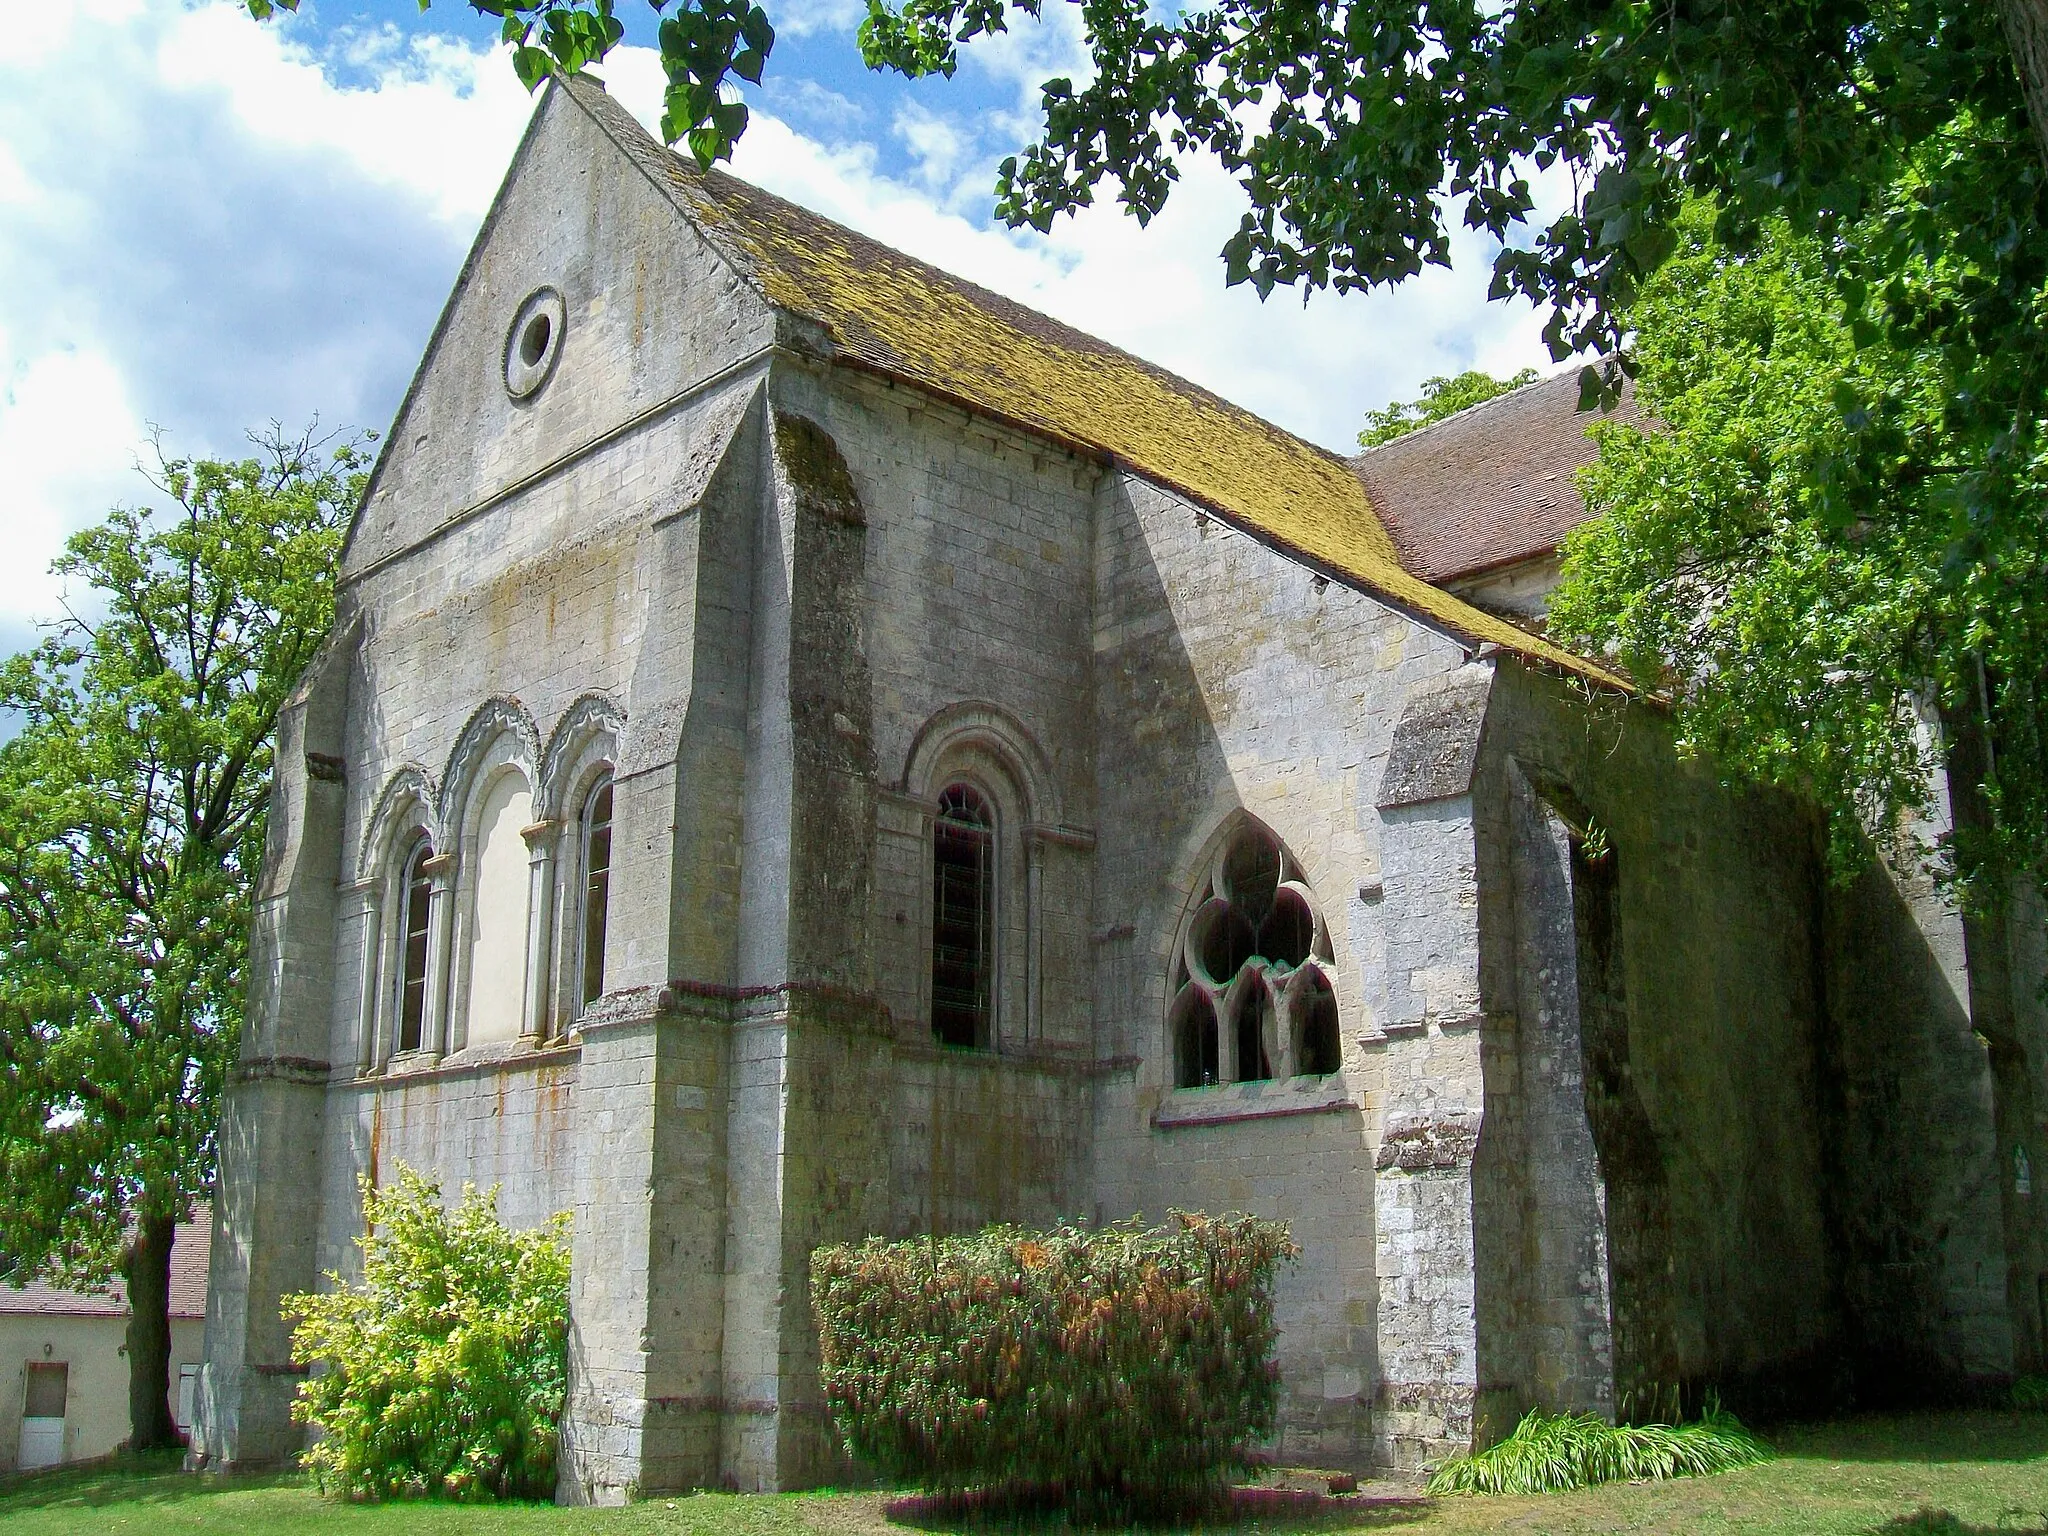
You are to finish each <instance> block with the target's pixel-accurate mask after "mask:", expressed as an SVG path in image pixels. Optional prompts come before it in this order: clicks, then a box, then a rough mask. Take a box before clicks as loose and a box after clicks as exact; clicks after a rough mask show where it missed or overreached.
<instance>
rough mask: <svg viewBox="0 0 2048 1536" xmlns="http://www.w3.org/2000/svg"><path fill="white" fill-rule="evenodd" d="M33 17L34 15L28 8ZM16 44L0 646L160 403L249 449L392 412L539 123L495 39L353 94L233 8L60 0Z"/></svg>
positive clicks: (5, 223)
mask: <svg viewBox="0 0 2048 1536" xmlns="http://www.w3.org/2000/svg"><path fill="white" fill-rule="evenodd" d="M16 21H20V22H22V23H25V24H26V30H25V31H23V30H19V29H16V28H15V27H14V26H13V25H12V23H14V22H16ZM10 24H11V25H10V38H9V47H8V48H7V50H5V51H4V52H0V208H4V210H5V213H4V216H0V271H4V272H5V273H6V274H7V277H8V281H7V283H6V284H5V286H4V287H0V534H4V544H5V548H6V551H7V555H8V559H7V562H6V566H5V569H4V571H0V648H4V649H13V648H14V647H15V646H16V645H18V644H20V643H21V642H22V641H23V639H25V638H26V636H27V629H26V623H27V621H29V620H31V619H47V618H50V617H52V616H54V614H55V611H56V608H57V601H58V588H57V584H56V582H55V581H54V579H53V578H50V577H49V576H48V575H47V574H45V572H46V568H47V566H48V563H49V561H50V560H51V559H52V558H54V556H55V555H56V554H57V553H58V552H59V549H60V548H61V545H62V540H63V537H64V535H65V534H66V533H68V532H69V531H71V530H73V529H75V528H78V527H81V526H83V525H85V524H87V523H90V522H94V521H96V520H98V518H99V517H101V516H102V515H103V514H104V513H105V511H106V509H107V507H108V506H110V505H111V504H113V503H115V502H117V501H138V500H142V499H145V498H146V497H147V496H148V495H149V487H148V486H147V485H146V484H145V483H144V482H143V481H141V480H140V479H139V478H138V477H136V475H135V474H134V472H133V465H134V462H135V460H136V458H137V456H138V452H139V450H140V449H141V448H142V446H143V439H144V437H145V433H146V423H148V422H158V423H161V424H162V425H163V426H164V427H165V429H166V430H167V431H168V432H169V433H170V446H171V447H172V449H173V451H177V452H186V453H199V452H211V453H224V454H233V453H235V452H237V451H239V450H241V449H243V448H244V447H245V446H246V445H245V443H244V441H243V437H242V434H243V432H244V430H245V429H247V428H249V427H251V426H260V425H261V424H262V423H264V422H265V421H267V420H269V419H270V418H272V417H276V418H279V419H281V420H283V421H284V422H286V423H288V424H294V425H296V424H300V423H303V422H305V421H306V420H308V419H309V418H311V417H312V416H313V415H314V414H315V413H319V414H320V415H321V416H322V418H323V419H324V420H325V421H326V422H327V423H329V424H332V425H340V424H354V425H361V426H366V427H381V426H382V425H383V424H384V421H385V419H386V418H388V416H389V415H390V413H391V411H392V409H393V407H394V406H395V405H396V403H397V398H398V394H399V392H400V390H402V388H403V387H404V382H405V379H406V378H407V376H408V375H409V374H410V372H411V370H412V366H413V362H414V360H415V359H416V357H417V355H418V352H419V349H420V347H421V345H422V344H423V342H424V340H425V338H426V335H427V332H428V329H429V328H430V327H431V325H432V323H433V317H434V315H435V313H436V312H437V311H438V309H439V307H440V304H441V300H442V298H443V297H444V296H445V293H446V290H447V286H448V284H449V283H450V282H451V281H452V279H453V277H454V274H455V270H456V267H457V266H458V265H459V263H460V261H461V257H462V252H463V250H464V248H465V247H466V245H467V244H468V241H469V239H470V237H471V235H472V234H473V232H474V230H475V226H476V223H477V221H478V219H479V218H480V217H481V215H482V212H483V210H484V208H485V207H486V206H487V205H488V203H489V200H490V197H491V194H492V192H493V190H494V189H495V187H496V185H497V183H498V180H499V178H500V177H501V176H502V175H503V172H504V167H505V164H506V162H507V161H508V160H509V158H510V155H511V150H512V146H513V144H514V143H515V142H516V140H517V135H518V132H519V130H520V127H521V126H522V124H523V123H524V121H525V116H526V112H527V101H526V97H525V93H524V91H523V90H521V89H520V87H519V84H518V82H517V81H516V80H515V79H514V78H513V77H512V74H511V72H510V70H509V69H508V68H506V67H505V65H504V63H503V61H502V59H500V58H498V57H495V56H493V55H491V54H490V53H488V52H487V51H483V50H477V49H471V48H467V47H465V46H463V45H461V44H459V43H451V42H448V41H446V40H444V39H439V38H434V37H422V38H418V39H415V40H413V41H411V42H409V43H406V44H404V45H402V46H401V45H399V44H397V43H396V42H395V41H391V42H387V43H386V44H385V45H384V51H383V53H382V54H381V55H374V54H373V55H371V56H367V57H362V56H361V50H358V53H359V61H358V73H359V74H360V75H361V76H362V77H363V78H364V79H365V80H366V82H367V83H365V84H362V85H360V86H357V87H354V88H343V87H341V86H338V85H337V84H335V82H334V80H333V79H332V78H330V76H329V75H328V74H327V73H325V72H324V71H323V69H322V68H321V66H320V64H319V63H318V62H317V61H316V60H315V59H313V58H312V57H311V56H310V55H309V54H308V53H307V52H306V51H305V50H304V49H303V48H301V47H300V46H299V45H298V44H297V43H296V42H295V41H294V36H295V34H294V32H293V30H292V29H291V28H290V27H280V26H275V25H273V26H257V25H256V24H255V23H253V22H251V21H250V20H249V19H248V17H247V14H246V12H244V11H242V9H241V7H240V6H239V5H236V4H233V3H231V0H216V3H209V4H199V5H191V4H186V3H181V0H71V3H66V0H45V3H39V4H37V5H35V6H33V7H29V8H27V9H26V10H25V12H24V14H23V16H22V17H20V18H15V17H12V16H10Z"/></svg>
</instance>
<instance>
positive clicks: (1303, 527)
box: [568, 80, 1625, 686]
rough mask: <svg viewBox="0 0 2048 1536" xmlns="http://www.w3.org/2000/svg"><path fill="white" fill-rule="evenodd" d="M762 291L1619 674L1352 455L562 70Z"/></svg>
mask: <svg viewBox="0 0 2048 1536" xmlns="http://www.w3.org/2000/svg"><path fill="white" fill-rule="evenodd" d="M568 89H569V91H570V93H571V94H572V95H573V97H574V98H575V100H576V101H578V102H579V103H580V104H582V106H583V107H584V108H585V110H587V111H588V112H589V113H590V114H591V116H592V117H593V119H595V120H596V122H597V123H598V124H599V125H600V127H601V128H602V129H603V130H604V131H605V133H606V134H607V136H608V137H610V138H611V140H612V141H613V142H614V143H615V144H617V145H618V147H619V148H620V149H621V151H623V152H624V153H625V154H627V155H628V156H629V157H631V158H632V159H633V160H634V161H635V162H636V163H637V164H638V165H639V166H640V167H641V169H642V170H643V171H644V172H645V173H646V174H647V176H648V178H649V179H650V180H651V181H652V182H653V183H654V184H655V185H656V186H657V187H659V188H661V189H663V190H664V191H665V192H666V193H667V194H668V195H669V197H670V198H671V199H672V200H673V201H674V202H675V204H676V205H677V207H678V208H679V209H681V210H682V211H683V212H684V214H685V215H686V216H687V217H688V218H689V219H690V221H691V222H692V223H693V224H695V225H696V226H697V227H698V228H699V229H700V230H702V231H703V232H704V234H705V236H706V238H707V239H709V240H711V241H712V243H713V244H714V245H716V246H717V247H718V248H719V249H720V250H721V251H723V252H724V253H725V254H726V255H727V257H728V258H729V259H730V260H732V262H733V263H734V265H735V266H736V267H737V268H738V269H739V270H740V271H741V272H742V273H743V274H744V275H745V276H746V277H748V278H749V279H750V280H751V281H752V282H753V283H754V285H755V286H756V287H757V288H758V289H759V290H760V291H761V293H762V295H763V296H764V297H765V298H767V299H768V301H769V302H770V303H772V304H774V305H776V306H777V307H778V308H780V309H783V310H785V311H787V312H789V313H791V314H794V315H799V316H802V317H804V318H806V319H809V320H811V321H814V322H816V323H817V324H819V325H821V326H823V327H824V328H825V329H826V330H827V331H828V332H829V334H830V336H831V338H832V341H833V343H834V345H835V347H836V350H837V356H838V358H839V359H840V360H841V361H843V362H846V363H850V364H852V365H854V366H857V367H865V368H869V369H872V370H873V371H875V372H877V373H880V374H884V375H887V376H889V377H892V378H897V379H901V380H904V381H905V382H908V383H911V384H915V385H917V386H919V387H920V388H923V389H925V390H928V391H930V392H931V393H933V394H935V395H938V396H941V397H943V398H947V399H951V400H953V401H956V402H958V403H960V404H962V405H964V406H966V407H968V408H969V409H971V410H974V411H977V412H980V413H981V414H983V415H986V416H990V417H992V418H994V419H997V420H1001V421H1006V422H1009V423H1011V424H1013V425H1016V426H1018V427H1021V428H1023V429H1025V430H1027V431H1030V432H1032V433H1035V434H1037V435H1039V436H1042V437H1045V438H1049V439H1051V440H1052V441H1054V442H1058V443H1063V444H1066V445H1068V446H1070V447H1073V448H1076V449H1079V450H1081V451H1084V452H1086V453H1089V454H1092V455H1095V456H1099V457H1101V458H1103V459H1107V460H1109V461H1111V462H1115V463H1120V464H1123V465H1125V466H1128V467H1129V468H1130V469H1132V470H1134V471H1136V472H1137V473H1139V474H1141V475H1143V476H1144V477H1146V478H1147V479H1150V480H1153V481H1155V482H1157V483H1159V484H1162V485H1165V486H1168V487H1170V488H1171V489H1173V490H1175V491H1177V492H1179V493H1181V494H1182V495H1185V496H1187V497H1188V498H1189V499H1190V500H1192V501H1194V502H1196V503H1197V504H1199V505H1201V506H1203V507H1205V508H1207V509H1209V510H1210V511H1213V512H1214V513H1216V514H1217V515H1218V516H1219V517H1220V518H1221V519H1223V520H1224V521H1226V522H1228V523H1231V524H1234V525H1235V526H1238V527H1240V528H1243V529H1244V530H1246V531H1247V532H1250V533H1252V534H1253V535H1255V536H1257V537H1260V538H1262V539H1264V540H1266V541H1267V542H1269V543H1271V544H1274V545H1276V546H1278V547H1280V548H1283V549H1285V550H1287V551H1288V552H1290V553H1291V554H1294V555H1296V556H1298V557H1301V558H1303V559H1305V560H1306V561H1307V562H1308V563H1310V564H1312V565H1314V566H1317V567H1320V568H1321V569H1323V570H1324V571H1326V572H1327V573H1329V574H1330V575H1332V576H1334V577H1336V578H1338V579H1340V580H1344V581H1347V582H1348V583H1350V584H1352V585H1355V586H1357V587H1359V588H1360V589H1362V590H1365V591H1368V592H1371V593H1373V594H1375V595H1377V596H1379V597H1381V598H1384V599H1386V600H1387V601H1389V602H1391V603H1392V604H1393V605H1394V606H1396V607H1398V608H1402V609H1405V610H1407V611H1408V612H1411V613H1413V614H1415V615H1416V616H1418V617H1421V618H1424V619H1427V620H1430V621H1433V622H1434V623H1436V624H1437V625H1439V626H1440V627H1442V628H1444V629H1447V630H1449V631H1451V632H1452V633H1453V634H1456V635H1459V636H1461V637H1462V638H1465V639H1467V640H1472V641H1491V642H1493V643H1495V644H1498V645H1500V646H1502V647H1503V648H1505V649H1507V650H1511V651H1516V652H1519V653H1521V654H1523V655H1525V656H1528V657H1530V658H1531V659H1534V660H1538V661H1541V662H1544V663H1547V664H1549V665H1551V666H1554V667H1559V668H1563V669H1567V670H1570V671H1574V672H1578V673H1581V674H1584V675H1586V676H1588V677H1591V678H1594V679H1596V680H1598V681H1601V682H1604V683H1610V684H1615V685H1617V686H1625V685H1624V684H1622V683H1621V680H1620V679H1619V678H1617V677H1616V676H1615V675H1614V674H1612V673H1610V672H1608V671H1606V670H1605V669H1604V668H1601V667H1599V666H1597V665H1595V664H1593V663H1591V662H1589V661H1587V660H1585V659H1584V658H1582V657H1579V656H1575V655H1573V654H1572V653H1571V652H1569V651H1566V650H1564V649H1562V648H1561V647H1559V646H1556V645H1553V644H1551V643H1549V642H1548V641H1545V640H1543V639H1540V638H1539V637H1536V636H1533V635H1531V634H1529V633H1527V632H1526V631H1524V630H1521V629H1517V628H1516V627H1515V626H1514V625H1512V624H1509V623H1506V622H1505V621H1503V620H1501V619H1499V618H1496V617H1495V616H1493V615H1492V614H1488V613H1484V612H1482V611H1480V610H1479V609H1477V608H1474V607H1472V606H1471V605H1470V604H1468V603H1465V602H1463V601H1462V600H1460V599H1458V598H1455V597H1452V596H1451V595H1450V594H1448V593H1446V592H1443V591H1441V590H1440V589H1438V588H1437V587H1434V586H1432V585H1431V584H1430V583H1429V582H1428V581H1427V580H1425V579H1423V578H1422V576H1421V575H1419V574H1418V573H1416V572H1414V571H1411V570H1408V569H1406V568H1404V567H1403V565H1402V563H1401V560H1400V557H1399V554H1398V552H1397V549H1396V546H1395V542H1394V540H1393V539H1392V538H1391V537H1390V536H1389V534H1388V532H1387V529H1386V528H1385V526H1383V525H1382V523H1381V520H1380V519H1379V517H1377V516H1376V515H1375V514H1374V511H1373V507H1372V504H1371V503H1370V502H1369V501H1368V499H1367V496H1366V491H1365V487H1364V485H1363V483H1362V482H1361V481H1360V479H1359V477H1358V476H1357V474H1355V473H1354V472H1353V470H1352V468H1351V466H1350V465H1349V463H1348V462H1347V461H1346V460H1344V459H1343V458H1341V457H1339V456H1338V455H1337V454H1334V453H1331V452H1329V451H1328V450H1326V449H1323V448H1319V447H1317V446H1315V445H1314V444H1312V443H1309V442H1306V441H1304V440H1303V439H1301V438H1298V437H1296V436H1294V435H1293V434H1292V433H1290V432H1286V431H1283V430H1282V429H1281V428H1279V427H1277V426H1274V425H1273V424H1272V423H1271V422H1268V421H1263V420H1261V419H1260V418H1259V417H1257V416H1254V415H1253V414H1252V413H1251V412H1249V411H1246V410H1243V409H1241V408H1240V407H1238V406H1235V405H1232V404H1231V403H1230V402H1228V401H1227V400H1223V399H1221V398H1219V397H1218V396H1216V395H1213V394H1210V393H1209V392H1208V391H1207V390H1204V389H1201V388H1199V387H1198V386H1196V385H1194V384H1191V383H1189V382H1188V381H1187V380H1185V379H1181V378H1177V377H1175V376H1174V375H1173V374H1171V373H1168V372H1167V371H1166V370H1164V369H1163V368H1157V367H1154V366H1153V365H1152V364H1150V363H1147V362H1145V361H1143V360H1142V359H1139V358H1136V357H1133V356H1131V355H1130V354H1129V353H1128V352H1124V351H1120V350H1119V349H1117V348H1115V347H1112V346H1110V345H1109V344H1108V343H1106V342H1103V341H1100V340H1097V339H1096V338H1095V337H1092V336H1088V335H1085V334H1083V333H1082V332H1080V331H1077V330H1074V329H1073V328H1072V327H1070V326H1065V325H1062V324H1060V323H1059V322H1058V321H1057V320H1053V319H1051V318H1050V317H1048V316H1046V315H1042V314H1039V313H1038V312H1036V311H1035V310H1030V309H1027V308H1025V307H1024V306H1023V305H1021V304H1016V303H1013V302H1012V301H1010V300H1008V299H1005V298H1003V297H1001V296H1000V295H998V294H995V293H991V292H989V291H988V290H987V289H985V288H980V287H977V286H976V285H975V284H973V283H969V282H967V281H965V280H963V279H961V278H957V277H954V276H952V275H951V274H950V273H946V272H942V271H940V270H939V269H938V268H936V267H932V266H928V265H926V264H925V263H924V262H921V261H917V260H914V259H913V258H911V257H909V256H906V255H904V254H903V253H902V252H900V251H895V250H891V249H890V248H889V247H887V246H885V245H882V244H880V243H879V242H877V241H874V240H870V239H868V238H867V237H866V236H864V235H860V234H857V233H855V232H854V231H853V230H850V229H848V228H846V227H845V226H843V225H840V224H835V223H833V222H832V221H831V220H829V219H826V218H823V217H821V216H820V215H818V214H815V213H812V212H810V211H809V210H808V209H804V208H800V207H798V206H797V205H796V204H794V203H790V202H786V201H784V200H783V199H782V198H779V197H775V196H773V195H771V194H769V193H767V192H763V191H762V190H760V189H759V188H758V187H755V186H752V185H750V184H748V183H747V182H744V181H741V180H739V179H738V178H736V177H733V176H728V175H726V174H724V173H723V172H719V171H712V172H708V173H707V172H703V171H700V170H699V169H698V168H697V166H696V164H695V163H694V162H691V161H686V160H684V159H683V158H682V157H680V156H678V155H675V154H672V153H670V152H669V151H668V150H666V149H663V148H662V147H661V146H660V145H659V144H657V143H656V142H655V141H654V140H653V139H652V138H650V137H649V136H648V135H647V133H646V132H645V130H643V129H642V128H641V127H640V125H639V124H638V123H637V122H635V121H634V119H633V118H632V116H631V115H630V114H629V113H627V112H626V111H625V110H624V109H623V108H622V107H620V106H619V105H618V104H617V103H615V102H614V101H612V99H611V98H610V97H609V96H608V95H606V94H605V92H604V90H603V88H602V87H600V86H598V85H597V84H596V83H595V82H592V81H586V80H579V81H575V82H572V83H571V84H570V86H569V87H568Z"/></svg>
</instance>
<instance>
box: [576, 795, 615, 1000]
mask: <svg viewBox="0 0 2048 1536" xmlns="http://www.w3.org/2000/svg"><path fill="white" fill-rule="evenodd" d="M611 891H612V784H611V780H610V779H606V780H605V781H604V783H603V784H602V785H600V786H599V787H598V791H597V793H596V794H594V795H592V796H591V797H590V809H589V810H588V811H586V812H585V813H584V817H583V1000H582V1001H583V1006H584V1007H585V1008H587V1007H589V1006H590V1005H591V1004H592V1003H594V1002H596V1001H597V1000H598V998H600V997H602V996H603V995H604V936H605V922H606V920H607V918H608V917H609V916H610V912H611Z"/></svg>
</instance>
